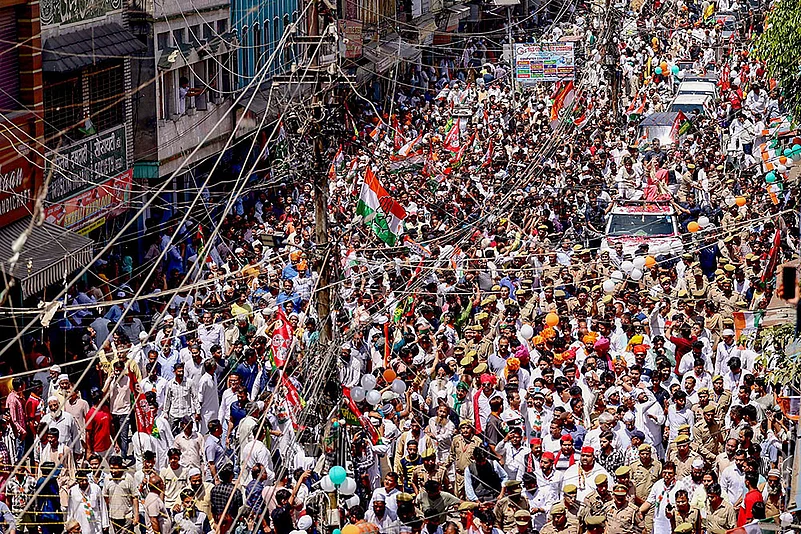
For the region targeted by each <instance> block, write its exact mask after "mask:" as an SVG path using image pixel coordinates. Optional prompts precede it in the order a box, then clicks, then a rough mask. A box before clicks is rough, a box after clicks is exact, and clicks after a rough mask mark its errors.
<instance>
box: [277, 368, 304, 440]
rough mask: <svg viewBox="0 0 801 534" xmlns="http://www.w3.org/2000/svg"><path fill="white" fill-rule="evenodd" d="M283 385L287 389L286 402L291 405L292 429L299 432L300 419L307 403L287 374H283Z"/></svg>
mask: <svg viewBox="0 0 801 534" xmlns="http://www.w3.org/2000/svg"><path fill="white" fill-rule="evenodd" d="M281 385H282V386H284V389H286V401H287V403H288V404H289V419H290V420H291V421H292V427H293V428H294V429H295V430H298V429H299V428H300V425H299V424H298V417H299V416H300V412H301V411H302V410H303V407H304V406H306V402H305V401H304V400H303V397H301V396H300V393H298V390H297V388H296V387H295V384H293V383H292V381H291V380H290V379H289V377H288V376H287V375H286V373H281Z"/></svg>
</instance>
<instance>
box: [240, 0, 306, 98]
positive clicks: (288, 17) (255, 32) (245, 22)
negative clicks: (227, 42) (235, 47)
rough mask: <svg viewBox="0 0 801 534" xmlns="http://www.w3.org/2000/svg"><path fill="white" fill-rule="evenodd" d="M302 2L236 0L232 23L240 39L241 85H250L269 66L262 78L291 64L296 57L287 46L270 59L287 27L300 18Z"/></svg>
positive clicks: (281, 70) (290, 0)
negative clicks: (300, 4)
mask: <svg viewBox="0 0 801 534" xmlns="http://www.w3.org/2000/svg"><path fill="white" fill-rule="evenodd" d="M298 4H299V2H298V0H232V2H231V24H232V27H233V28H234V29H235V30H236V34H237V36H238V37H239V43H240V48H239V52H238V54H237V59H238V63H239V71H238V72H239V74H240V77H239V87H244V86H246V85H247V84H248V83H249V82H250V81H251V80H252V79H253V77H254V76H255V75H256V74H257V73H260V72H261V71H262V69H263V68H264V67H265V66H266V67H267V71H266V72H264V73H263V74H264V75H263V76H262V77H261V78H260V80H266V79H268V78H269V76H270V75H272V74H275V73H278V72H283V71H284V70H286V69H287V68H288V67H289V65H290V64H291V62H292V57H291V54H289V53H288V52H287V51H286V50H281V51H279V53H278V54H277V55H276V57H275V59H274V61H272V62H270V61H269V60H270V58H271V57H272V56H273V53H274V52H275V50H276V46H277V44H278V42H279V41H280V40H281V36H282V35H283V34H284V30H285V29H286V28H287V27H288V26H289V25H290V24H291V23H294V22H297V21H298V15H299V5H298Z"/></svg>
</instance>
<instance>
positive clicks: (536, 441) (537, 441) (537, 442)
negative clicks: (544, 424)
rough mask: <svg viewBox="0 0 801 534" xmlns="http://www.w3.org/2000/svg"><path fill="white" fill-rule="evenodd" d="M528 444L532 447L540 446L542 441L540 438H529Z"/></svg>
mask: <svg viewBox="0 0 801 534" xmlns="http://www.w3.org/2000/svg"><path fill="white" fill-rule="evenodd" d="M529 443H531V444H532V445H542V439H541V438H531V441H530V442H529Z"/></svg>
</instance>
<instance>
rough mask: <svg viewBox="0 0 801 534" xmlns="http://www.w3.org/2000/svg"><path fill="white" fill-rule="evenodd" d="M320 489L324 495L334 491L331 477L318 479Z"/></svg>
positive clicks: (326, 476)
mask: <svg viewBox="0 0 801 534" xmlns="http://www.w3.org/2000/svg"><path fill="white" fill-rule="evenodd" d="M320 488H322V490H323V491H324V492H326V493H330V492H332V491H334V490H335V489H336V487H335V486H334V483H333V482H332V481H331V477H329V476H328V475H325V476H324V477H323V478H321V479H320Z"/></svg>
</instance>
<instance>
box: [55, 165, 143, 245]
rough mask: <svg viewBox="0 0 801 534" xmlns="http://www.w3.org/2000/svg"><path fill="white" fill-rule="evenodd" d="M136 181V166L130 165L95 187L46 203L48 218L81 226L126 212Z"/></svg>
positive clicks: (62, 223) (64, 225)
mask: <svg viewBox="0 0 801 534" xmlns="http://www.w3.org/2000/svg"><path fill="white" fill-rule="evenodd" d="M132 184H133V169H128V170H127V171H125V172H124V173H122V174H120V175H119V176H116V177H114V178H110V179H108V180H106V181H105V182H103V183H101V184H100V185H97V186H95V187H93V188H92V189H89V190H87V191H83V192H81V193H78V194H77V195H75V196H72V197H70V198H67V199H65V200H61V201H59V202H57V203H55V204H52V205H50V206H48V207H46V208H45V221H47V222H49V223H52V224H55V225H56V226H62V227H64V228H68V229H70V230H78V229H80V228H84V227H86V226H89V225H90V224H91V223H93V222H95V221H98V220H100V219H105V217H115V216H117V215H120V214H122V213H125V211H126V210H127V209H128V204H129V203H130V200H131V186H132ZM102 222H105V221H104V220H103V221H101V224H102Z"/></svg>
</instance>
